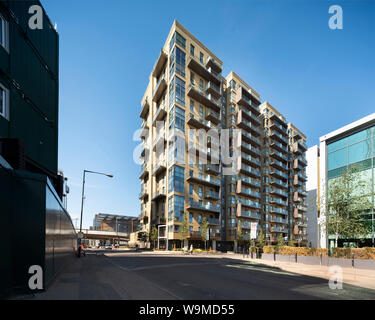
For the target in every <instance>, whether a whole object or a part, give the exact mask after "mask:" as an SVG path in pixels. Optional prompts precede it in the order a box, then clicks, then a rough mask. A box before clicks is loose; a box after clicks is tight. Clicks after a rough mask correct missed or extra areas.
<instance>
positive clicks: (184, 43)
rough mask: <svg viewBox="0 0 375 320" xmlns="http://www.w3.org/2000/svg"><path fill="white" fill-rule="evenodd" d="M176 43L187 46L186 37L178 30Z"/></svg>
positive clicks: (183, 46)
mask: <svg viewBox="0 0 375 320" xmlns="http://www.w3.org/2000/svg"><path fill="white" fill-rule="evenodd" d="M176 43H177V44H178V45H180V46H181V47H182V48H184V49H185V48H186V39H185V38H184V37H183V36H182V35H180V34H179V33H178V32H176Z"/></svg>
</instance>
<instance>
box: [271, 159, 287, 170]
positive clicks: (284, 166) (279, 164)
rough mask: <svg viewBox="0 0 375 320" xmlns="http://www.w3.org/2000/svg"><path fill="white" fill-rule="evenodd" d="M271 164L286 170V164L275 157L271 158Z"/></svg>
mask: <svg viewBox="0 0 375 320" xmlns="http://www.w3.org/2000/svg"><path fill="white" fill-rule="evenodd" d="M271 164H275V165H278V166H279V167H281V168H283V169H285V170H288V167H287V165H286V164H284V163H282V162H281V161H279V160H276V159H272V160H271Z"/></svg>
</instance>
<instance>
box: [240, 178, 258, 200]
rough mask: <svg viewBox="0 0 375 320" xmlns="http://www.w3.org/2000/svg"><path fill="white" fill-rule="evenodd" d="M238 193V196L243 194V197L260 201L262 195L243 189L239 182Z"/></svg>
mask: <svg viewBox="0 0 375 320" xmlns="http://www.w3.org/2000/svg"><path fill="white" fill-rule="evenodd" d="M236 192H237V194H241V195H244V196H247V197H252V198H255V199H260V193H259V192H256V191H253V190H251V189H249V188H245V187H242V184H241V181H238V183H237V190H236Z"/></svg>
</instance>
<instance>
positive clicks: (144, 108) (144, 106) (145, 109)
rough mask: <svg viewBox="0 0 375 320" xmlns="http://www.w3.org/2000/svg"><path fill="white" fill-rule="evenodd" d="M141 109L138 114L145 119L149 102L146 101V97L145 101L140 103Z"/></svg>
mask: <svg viewBox="0 0 375 320" xmlns="http://www.w3.org/2000/svg"><path fill="white" fill-rule="evenodd" d="M141 108H142V110H141V114H140V115H139V116H140V117H141V118H142V119H146V116H147V114H148V111H149V110H150V104H149V103H148V99H147V98H146V99H145V101H143V103H142V107H141Z"/></svg>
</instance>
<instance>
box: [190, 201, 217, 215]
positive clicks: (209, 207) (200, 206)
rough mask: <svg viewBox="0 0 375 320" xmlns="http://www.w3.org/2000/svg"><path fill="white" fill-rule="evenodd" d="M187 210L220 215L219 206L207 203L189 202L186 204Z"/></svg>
mask: <svg viewBox="0 0 375 320" xmlns="http://www.w3.org/2000/svg"><path fill="white" fill-rule="evenodd" d="M187 209H188V210H192V209H195V210H202V211H207V212H214V213H220V211H221V207H220V205H219V204H218V205H216V204H213V203H209V202H195V201H189V203H188V207H187Z"/></svg>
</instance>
